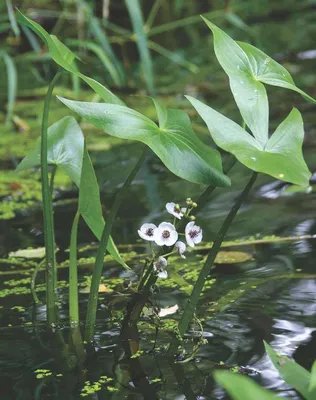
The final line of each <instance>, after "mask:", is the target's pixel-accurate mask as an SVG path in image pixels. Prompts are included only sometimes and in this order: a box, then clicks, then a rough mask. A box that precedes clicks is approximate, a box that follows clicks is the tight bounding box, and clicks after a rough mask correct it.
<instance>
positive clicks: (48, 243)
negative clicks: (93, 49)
mask: <svg viewBox="0 0 316 400" xmlns="http://www.w3.org/2000/svg"><path fill="white" fill-rule="evenodd" d="M60 75H61V71H58V72H57V74H56V75H55V76H54V78H53V80H52V81H51V83H50V85H49V87H48V90H47V94H46V97H45V101H44V111H43V119H42V132H41V178H42V199H43V220H44V238H45V248H46V302H47V322H48V324H49V325H51V324H53V323H55V322H56V319H57V315H56V307H55V300H56V291H55V289H56V285H55V278H54V275H55V273H56V272H55V269H56V265H55V243H54V221H53V205H52V196H51V191H50V187H49V179H48V162H47V131H48V114H49V107H50V102H51V99H52V94H53V89H54V86H55V84H56V82H57V80H58V78H59V77H60Z"/></svg>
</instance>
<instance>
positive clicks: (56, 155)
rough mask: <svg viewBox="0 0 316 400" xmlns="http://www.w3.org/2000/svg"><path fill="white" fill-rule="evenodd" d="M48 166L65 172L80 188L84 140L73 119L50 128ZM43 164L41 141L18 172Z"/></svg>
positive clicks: (56, 123) (67, 119)
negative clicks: (54, 166) (50, 165)
mask: <svg viewBox="0 0 316 400" xmlns="http://www.w3.org/2000/svg"><path fill="white" fill-rule="evenodd" d="M47 139H48V152H47V160H48V164H53V165H56V166H57V167H59V168H60V169H61V170H62V171H64V172H65V173H66V174H67V175H68V176H69V177H70V179H71V180H72V181H73V182H74V183H75V184H76V185H77V186H78V187H79V186H80V177H81V167H82V158H83V144H84V138H83V134H82V131H81V129H80V127H79V125H78V124H77V121H76V120H75V118H73V117H65V118H63V119H61V120H60V121H57V122H55V123H54V124H53V125H51V126H50V127H49V128H48V137H47ZM40 164H41V140H40V138H39V139H38V140H37V141H36V145H35V149H34V150H33V151H31V152H30V153H29V154H28V155H27V156H26V157H24V158H23V160H22V161H21V162H20V164H19V165H18V166H17V168H16V171H17V172H19V171H22V170H25V169H30V168H33V167H35V166H38V165H40Z"/></svg>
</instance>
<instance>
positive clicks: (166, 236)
mask: <svg viewBox="0 0 316 400" xmlns="http://www.w3.org/2000/svg"><path fill="white" fill-rule="evenodd" d="M162 237H163V238H164V239H168V238H169V237H170V232H169V231H163V232H162Z"/></svg>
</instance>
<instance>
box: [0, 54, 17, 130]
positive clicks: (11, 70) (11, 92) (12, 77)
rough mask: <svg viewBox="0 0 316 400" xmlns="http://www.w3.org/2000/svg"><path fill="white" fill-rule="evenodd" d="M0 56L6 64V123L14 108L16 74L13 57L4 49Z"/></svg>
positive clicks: (9, 119)
mask: <svg viewBox="0 0 316 400" xmlns="http://www.w3.org/2000/svg"><path fill="white" fill-rule="evenodd" d="M1 57H2V58H3V61H4V63H5V65H6V69H7V79H8V104H7V116H6V125H7V124H8V123H9V122H10V121H11V119H12V117H13V110H14V105H15V98H16V91H17V85H18V74H17V70H16V66H15V63H14V61H13V58H12V57H10V56H9V54H8V53H7V52H5V51H2V52H0V58H1Z"/></svg>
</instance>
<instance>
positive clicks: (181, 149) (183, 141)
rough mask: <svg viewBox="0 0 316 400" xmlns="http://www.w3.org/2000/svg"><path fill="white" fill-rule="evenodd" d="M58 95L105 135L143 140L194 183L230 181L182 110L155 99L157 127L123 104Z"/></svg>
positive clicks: (214, 153)
mask: <svg viewBox="0 0 316 400" xmlns="http://www.w3.org/2000/svg"><path fill="white" fill-rule="evenodd" d="M59 99H60V100H61V101H62V102H63V103H64V104H65V105H66V106H67V107H69V108H70V109H71V110H73V111H75V112H77V113H78V114H79V115H80V116H82V117H84V118H86V119H87V120H88V121H90V122H91V123H92V124H93V125H95V126H96V127H97V128H99V129H101V130H103V131H105V132H106V133H108V134H109V135H111V136H116V137H120V138H122V139H130V140H137V141H140V142H143V143H145V144H146V145H148V146H149V147H150V148H151V149H152V150H153V151H154V152H155V153H156V154H157V156H158V157H159V158H160V159H161V161H162V162H163V163H164V164H165V165H166V167H167V168H168V169H169V170H170V171H171V172H173V173H174V174H175V175H178V176H180V177H181V178H183V179H186V180H188V181H190V182H194V183H203V184H207V185H209V184H215V185H218V186H229V185H230V180H229V178H228V177H227V176H225V175H224V174H223V173H222V165H221V158H220V155H219V153H218V152H217V151H216V150H214V149H213V148H211V147H209V146H206V145H205V144H204V143H202V142H201V141H200V140H199V138H198V137H197V136H196V135H195V133H194V131H193V129H192V127H191V123H190V119H189V117H188V116H187V115H186V113H185V112H184V111H179V110H166V109H165V108H164V107H163V105H161V104H160V103H159V102H158V101H157V100H155V104H156V106H157V110H158V116H159V119H160V123H162V125H161V126H160V127H158V126H157V125H156V124H155V123H154V122H153V121H151V120H150V119H149V118H147V117H145V116H144V115H142V114H140V113H138V112H137V111H134V110H132V109H131V108H128V107H125V106H120V105H116V104H107V103H86V102H79V101H72V100H67V99H64V98H61V97H59Z"/></svg>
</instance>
